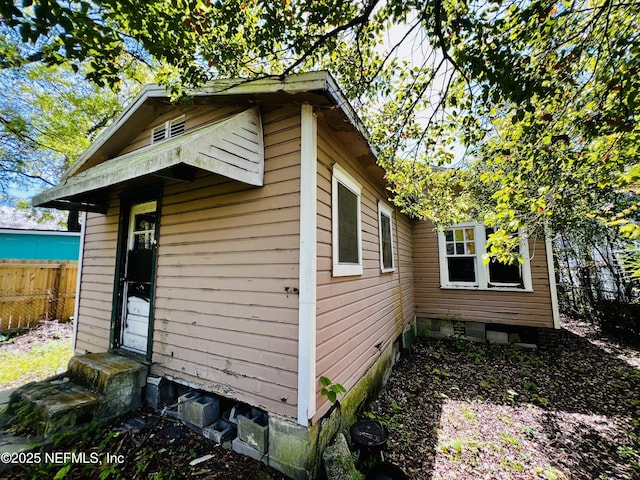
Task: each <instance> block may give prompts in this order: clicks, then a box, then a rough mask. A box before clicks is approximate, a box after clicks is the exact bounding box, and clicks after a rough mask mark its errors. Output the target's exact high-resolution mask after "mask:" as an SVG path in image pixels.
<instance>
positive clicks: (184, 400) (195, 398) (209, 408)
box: [178, 392, 220, 428]
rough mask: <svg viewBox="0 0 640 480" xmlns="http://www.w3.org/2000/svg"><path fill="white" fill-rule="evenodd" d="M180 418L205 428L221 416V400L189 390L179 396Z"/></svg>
mask: <svg viewBox="0 0 640 480" xmlns="http://www.w3.org/2000/svg"><path fill="white" fill-rule="evenodd" d="M178 416H179V418H180V420H182V421H184V422H187V423H190V424H192V425H195V426H196V427H199V428H203V427H206V426H207V425H211V424H212V423H214V422H215V421H216V420H218V418H219V417H220V400H219V399H218V398H215V397H212V396H209V395H200V394H199V393H196V392H188V393H185V394H184V395H182V396H180V397H179V398H178Z"/></svg>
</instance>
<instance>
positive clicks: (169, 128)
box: [151, 115, 185, 143]
mask: <svg viewBox="0 0 640 480" xmlns="http://www.w3.org/2000/svg"><path fill="white" fill-rule="evenodd" d="M184 132H185V118H184V115H182V116H180V117H176V118H172V119H171V120H168V121H166V122H165V123H163V124H162V125H159V126H157V127H156V128H154V129H153V130H151V143H158V142H161V141H163V140H167V139H169V138H173V137H177V136H178V135H182V134H183V133H184Z"/></svg>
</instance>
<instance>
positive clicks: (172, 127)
mask: <svg viewBox="0 0 640 480" xmlns="http://www.w3.org/2000/svg"><path fill="white" fill-rule="evenodd" d="M184 125H185V122H184V115H183V116H181V117H178V118H174V119H173V120H169V138H173V137H175V136H178V135H182V134H183V133H184Z"/></svg>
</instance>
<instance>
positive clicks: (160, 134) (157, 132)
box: [151, 125, 167, 143]
mask: <svg viewBox="0 0 640 480" xmlns="http://www.w3.org/2000/svg"><path fill="white" fill-rule="evenodd" d="M165 138H167V129H166V127H165V126H164V125H160V126H159V127H156V128H154V129H153V130H151V143H158V142H161V141H162V140H164V139H165Z"/></svg>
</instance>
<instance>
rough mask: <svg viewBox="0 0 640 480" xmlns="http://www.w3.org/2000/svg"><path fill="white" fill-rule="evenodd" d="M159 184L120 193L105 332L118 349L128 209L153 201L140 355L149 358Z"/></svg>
mask: <svg viewBox="0 0 640 480" xmlns="http://www.w3.org/2000/svg"><path fill="white" fill-rule="evenodd" d="M161 200H162V184H157V185H153V186H151V187H147V188H143V189H140V188H138V189H136V191H135V192H124V193H122V194H121V195H120V217H119V221H118V244H117V249H116V268H115V275H114V279H113V297H112V306H111V329H110V332H109V346H110V349H111V350H119V349H120V348H121V346H122V345H121V338H122V309H123V298H122V295H123V292H124V288H123V286H124V273H125V265H126V260H127V249H128V245H127V242H128V237H129V223H130V218H131V208H132V207H133V206H134V205H137V204H141V203H146V202H153V201H155V202H156V216H157V221H156V228H155V239H156V245H155V248H154V251H153V256H152V261H151V287H150V291H149V328H148V330H147V351H146V353H145V354H144V357H145V358H146V359H147V360H151V355H152V352H153V350H152V347H153V323H154V317H155V315H154V305H155V291H156V271H157V265H158V242H159V238H160V218H161V207H162V202H161ZM127 352H128V353H129V354H133V355H135V352H131V351H129V350H127Z"/></svg>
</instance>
